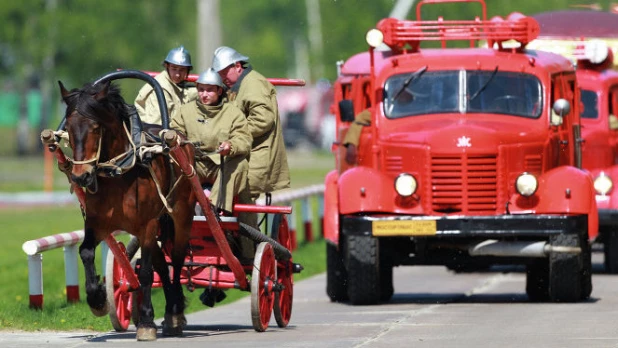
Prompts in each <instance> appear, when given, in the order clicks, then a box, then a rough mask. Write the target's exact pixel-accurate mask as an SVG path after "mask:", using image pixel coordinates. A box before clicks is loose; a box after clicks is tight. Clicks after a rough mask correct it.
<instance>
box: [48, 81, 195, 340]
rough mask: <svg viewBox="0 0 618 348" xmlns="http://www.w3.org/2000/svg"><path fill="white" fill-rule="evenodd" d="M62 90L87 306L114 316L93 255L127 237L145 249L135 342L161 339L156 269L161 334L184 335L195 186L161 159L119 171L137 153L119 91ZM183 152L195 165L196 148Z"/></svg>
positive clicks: (104, 86)
mask: <svg viewBox="0 0 618 348" xmlns="http://www.w3.org/2000/svg"><path fill="white" fill-rule="evenodd" d="M59 84H60V91H61V94H62V98H63V100H64V102H65V103H66V105H67V109H66V115H65V120H66V123H65V127H66V131H67V133H68V135H69V143H70V146H71V149H72V151H73V155H72V159H71V161H70V162H71V165H72V167H71V169H70V170H71V172H70V176H71V180H73V181H74V182H75V183H77V184H78V185H79V186H81V187H83V188H85V190H86V199H85V206H84V207H82V208H83V210H84V211H83V213H84V219H85V224H84V231H85V238H84V241H83V243H82V244H81V245H80V247H79V253H80V257H81V259H82V262H83V264H84V269H85V273H86V293H87V302H88V305H89V306H90V308H91V310H92V312H93V313H94V314H95V315H99V316H101V315H105V314H107V312H108V310H107V300H106V293H105V292H106V291H105V286H104V285H103V284H102V283H101V282H100V279H99V276H98V275H97V273H96V269H95V265H94V257H95V248H96V246H97V245H98V244H99V243H100V242H101V241H102V240H104V239H105V238H106V237H107V236H108V235H109V234H110V233H112V232H114V231H116V230H124V231H127V232H129V233H131V234H132V235H134V236H136V237H137V239H138V240H139V243H140V247H141V267H140V271H139V274H138V279H139V282H140V290H139V291H141V292H142V295H143V297H142V303H141V305H140V308H139V314H140V318H139V324H138V327H137V339H138V340H140V341H141V340H155V339H156V332H157V327H156V324H155V323H154V321H153V319H154V310H153V307H152V302H151V298H150V295H151V288H152V282H153V268H154V270H155V271H156V272H157V273H158V274H159V276H160V278H161V281H162V282H163V289H164V293H165V300H166V306H165V321H164V323H163V334H164V335H181V334H182V328H183V326H184V325H185V324H186V320H185V318H184V309H185V298H184V295H183V293H182V286H181V283H180V273H181V268H182V267H183V265H184V259H185V254H186V250H187V245H188V240H189V234H190V231H191V224H192V221H193V215H194V206H195V194H194V193H193V191H192V189H191V185H190V182H189V180H188V179H187V177H186V176H184V175H183V174H182V172H181V171H180V169H179V168H178V166H176V165H173V164H172V163H171V161H170V158H169V157H168V156H167V155H165V154H163V153H156V154H154V155H152V158H151V160H150V161H147V162H146V163H144V162H139V161H137V162H136V163H135V164H134V165H131V166H130V168H127V167H124V168H121V170H120V171H119V170H118V168H119V167H117V166H115V164H116V163H118V162H119V161H120V160H122V159H124V158H126V157H128V156H131V155H135V152H137V151H134V150H135V148H134V142H133V141H132V140H131V135H130V132H129V131H128V130H127V127H128V126H127V125H128V124H129V118H130V115H129V113H128V111H127V107H126V104H125V102H124V100H123V98H122V96H121V95H120V91H119V89H118V88H117V87H116V86H115V85H113V84H110V83H109V82H107V83H95V84H86V85H84V87H82V88H81V89H73V90H71V91H67V90H66V89H65V88H64V86H63V85H62V83H61V82H59ZM129 128H130V127H129ZM160 128H161V127H160V126H159V130H160ZM132 150H133V151H132ZM183 150H184V151H186V154H187V158H190V159H193V158H194V153H193V148H192V147H190V146H187V145H183ZM110 168H112V169H115V170H110ZM119 174H120V175H119ZM171 221H173V224H172V223H171ZM166 222H167V223H166ZM162 223H164V224H165V225H169V226H162V225H161V224H162ZM160 231H161V232H160ZM159 238H161V239H165V240H168V241H170V242H171V243H173V247H172V248H171V250H172V251H171V258H172V266H173V278H174V279H173V280H170V275H169V271H168V267H167V264H166V261H165V258H164V254H163V251H162V250H161V248H160V246H159V244H158V243H157V241H158V240H159Z"/></svg>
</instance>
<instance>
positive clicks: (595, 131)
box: [526, 10, 618, 274]
mask: <svg viewBox="0 0 618 348" xmlns="http://www.w3.org/2000/svg"><path fill="white" fill-rule="evenodd" d="M534 17H535V18H536V19H537V21H538V22H539V23H540V24H541V32H540V35H539V37H538V38H537V39H535V40H533V41H532V42H530V43H529V44H528V45H527V46H526V47H527V48H530V49H536V50H544V51H548V52H554V53H559V54H562V55H564V56H565V57H567V58H569V59H571V61H572V62H573V63H575V65H576V71H577V83H578V85H579V87H580V89H581V104H582V110H580V111H581V133H582V140H583V142H582V153H583V155H582V158H583V160H582V168H583V169H585V170H587V171H589V172H590V175H591V176H592V179H593V181H594V187H595V191H596V201H597V207H598V211H599V236H598V238H597V239H596V240H595V242H599V243H600V244H602V245H603V254H604V263H605V270H606V272H608V273H612V274H617V273H618V190H616V189H615V187H614V186H615V184H616V183H618V118H617V116H618V70H616V64H617V63H618V61H617V60H616V57H615V55H614V51H615V50H617V49H618V41H617V40H616V39H615V37H616V35H618V31H616V18H618V15H616V14H612V13H605V12H600V11H584V10H568V11H551V12H543V13H540V14H537V15H535V16H534ZM575 19H577V21H578V23H581V26H580V25H577V26H572V25H570V24H571V23H573V21H574V20H575ZM584 34H585V36H584Z"/></svg>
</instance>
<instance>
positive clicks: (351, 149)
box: [345, 144, 358, 165]
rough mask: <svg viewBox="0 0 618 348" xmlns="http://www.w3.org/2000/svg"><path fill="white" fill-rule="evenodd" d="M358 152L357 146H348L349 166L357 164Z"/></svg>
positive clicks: (346, 156) (347, 158)
mask: <svg viewBox="0 0 618 348" xmlns="http://www.w3.org/2000/svg"><path fill="white" fill-rule="evenodd" d="M357 155H358V154H357V151H356V145H354V144H348V145H347V146H346V150H345V161H346V162H347V163H348V164H349V165H355V164H356V156H357Z"/></svg>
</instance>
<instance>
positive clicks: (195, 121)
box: [170, 68, 252, 221]
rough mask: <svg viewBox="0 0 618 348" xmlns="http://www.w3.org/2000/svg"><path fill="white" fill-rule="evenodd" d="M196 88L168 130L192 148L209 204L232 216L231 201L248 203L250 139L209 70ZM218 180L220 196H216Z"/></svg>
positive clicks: (240, 116)
mask: <svg viewBox="0 0 618 348" xmlns="http://www.w3.org/2000/svg"><path fill="white" fill-rule="evenodd" d="M196 84H197V94H198V97H197V99H196V100H194V101H193V102H191V103H188V104H184V105H183V106H182V107H181V108H180V111H179V112H177V113H176V114H174V116H172V121H171V122H170V123H171V124H170V126H171V128H173V129H176V130H179V131H181V132H183V133H184V134H186V136H187V138H188V140H189V141H190V142H192V143H194V144H196V149H197V150H198V151H197V154H196V159H197V160H196V171H197V174H198V177H199V178H200V183H202V184H207V185H212V189H211V192H210V199H211V201H212V202H215V203H217V206H218V207H219V208H221V209H223V210H224V211H227V212H232V207H233V202H232V200H233V198H234V197H238V201H239V203H244V204H249V203H251V197H250V194H249V184H248V172H249V163H248V161H247V157H248V155H249V152H250V151H251V140H252V139H251V134H249V127H248V124H247V119H246V118H245V116H244V114H243V113H242V111H240V110H239V109H238V108H237V107H236V106H234V105H233V104H231V103H227V102H226V100H225V96H224V90H225V85H224V84H223V82H222V81H221V78H220V77H219V75H218V74H217V73H216V72H215V71H214V70H213V69H212V68H210V69H208V70H206V71H205V72H203V73H202V74H201V75H200V76H199V77H198V79H197V81H196ZM221 158H223V161H224V164H223V177H222V176H221V175H220V174H221V169H220V167H221ZM221 180H223V188H224V190H223V192H220V187H221V182H220V181H221ZM240 220H242V219H241V218H240V217H239V221H240Z"/></svg>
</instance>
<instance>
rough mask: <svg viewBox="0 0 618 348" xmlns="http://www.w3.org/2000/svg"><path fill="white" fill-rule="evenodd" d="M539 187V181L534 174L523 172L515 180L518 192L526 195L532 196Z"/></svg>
mask: <svg viewBox="0 0 618 348" xmlns="http://www.w3.org/2000/svg"><path fill="white" fill-rule="evenodd" d="M538 187H539V182H538V181H537V180H536V178H535V177H534V175H532V174H528V173H523V174H521V175H520V176H519V177H517V180H515V188H516V189H517V192H518V193H519V194H520V195H522V196H524V197H530V196H532V195H533V194H534V193H535V192H536V189H537V188H538Z"/></svg>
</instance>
